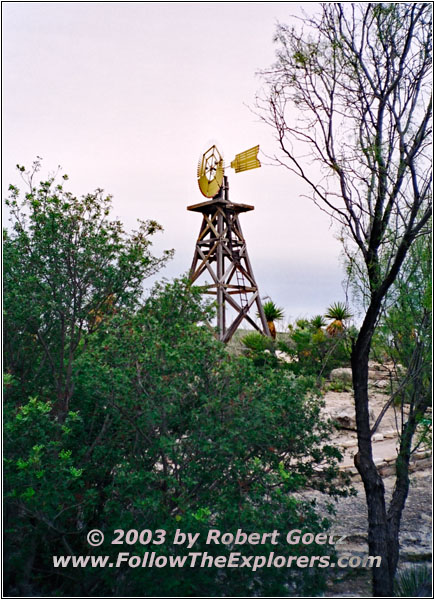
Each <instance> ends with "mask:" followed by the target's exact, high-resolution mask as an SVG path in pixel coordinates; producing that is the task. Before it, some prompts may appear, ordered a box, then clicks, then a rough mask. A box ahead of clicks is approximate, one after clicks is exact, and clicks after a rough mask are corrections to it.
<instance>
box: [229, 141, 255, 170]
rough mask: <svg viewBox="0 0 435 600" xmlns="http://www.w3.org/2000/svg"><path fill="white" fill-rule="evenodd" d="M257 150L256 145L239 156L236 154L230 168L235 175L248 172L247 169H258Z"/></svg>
mask: <svg viewBox="0 0 435 600" xmlns="http://www.w3.org/2000/svg"><path fill="white" fill-rule="evenodd" d="M259 149H260V145H257V146H254V147H253V148H249V150H245V151H244V152H241V153H240V154H236V157H235V159H234V160H233V161H232V163H231V167H232V168H233V169H234V170H235V172H236V173H241V172H242V171H249V169H257V168H258V167H261V163H260V161H259V160H258V158H257V154H258V151H259Z"/></svg>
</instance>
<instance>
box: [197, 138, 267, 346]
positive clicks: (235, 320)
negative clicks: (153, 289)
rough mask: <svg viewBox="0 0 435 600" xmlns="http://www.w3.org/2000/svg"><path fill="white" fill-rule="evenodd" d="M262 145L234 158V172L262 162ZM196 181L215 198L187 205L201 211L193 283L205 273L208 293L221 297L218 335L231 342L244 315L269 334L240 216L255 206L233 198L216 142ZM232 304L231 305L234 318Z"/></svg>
mask: <svg viewBox="0 0 435 600" xmlns="http://www.w3.org/2000/svg"><path fill="white" fill-rule="evenodd" d="M258 149H259V147H258V146H256V147H255V148H251V149H250V150H246V151H245V152H242V153H241V154H238V155H237V156H236V158H235V159H234V160H233V162H232V163H231V167H232V168H234V169H235V171H236V173H239V172H240V171H246V170H248V169H255V168H256V167H259V166H260V161H259V160H258V159H257V153H258ZM198 184H199V188H200V190H201V192H202V194H203V195H204V196H205V197H206V198H211V200H208V201H207V202H201V203H200V204H194V205H192V206H188V207H187V210H191V211H193V212H199V213H202V215H203V219H202V224H201V228H200V230H199V236H198V239H197V242H196V246H195V253H194V256H193V261H192V266H191V269H190V280H191V281H192V283H193V282H194V281H196V280H197V279H198V278H199V277H200V276H201V275H203V274H204V273H205V274H207V276H209V277H211V280H212V283H210V284H209V285H206V286H204V292H205V293H209V294H214V295H215V296H216V297H217V306H218V312H217V326H218V332H219V339H220V340H222V341H223V342H228V341H229V340H230V339H231V337H232V336H233V334H234V332H235V331H236V329H237V328H238V327H239V325H240V324H241V322H242V321H243V319H246V320H247V321H248V322H249V323H250V324H251V325H252V326H253V327H254V328H255V329H257V330H258V331H260V333H264V334H265V335H267V336H270V331H269V327H268V326H267V321H266V317H265V315H264V310H263V305H262V304H261V300H260V294H259V291H258V286H257V284H256V282H255V278H254V273H253V271H252V266H251V262H250V260H249V256H248V250H247V247H246V241H245V238H244V237H243V232H242V228H241V226H240V220H239V215H240V214H241V213H244V212H248V211H250V210H254V207H253V206H250V205H248V204H236V203H235V202H231V201H230V198H229V185H228V178H227V177H226V175H225V172H224V163H223V158H222V156H221V154H220V152H219V150H218V149H217V148H216V146H212V147H211V148H209V149H208V150H207V152H205V153H204V154H203V156H202V158H201V160H200V162H199V165H198ZM253 307H256V308H257V312H258V315H259V318H260V323H261V326H260V327H259V326H258V325H257V323H256V322H255V321H254V319H253V318H252V317H251V316H250V314H249V311H250V309H251V308H253ZM228 308H231V309H232V310H231V313H232V314H231V319H228V314H227V312H228V311H227V309H228ZM227 321H229V322H227Z"/></svg>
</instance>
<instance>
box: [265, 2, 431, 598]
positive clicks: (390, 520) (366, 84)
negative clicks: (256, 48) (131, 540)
mask: <svg viewBox="0 0 435 600" xmlns="http://www.w3.org/2000/svg"><path fill="white" fill-rule="evenodd" d="M276 42H277V43H278V45H279V48H278V52H277V57H278V59H277V62H276V64H275V65H274V66H273V67H272V68H271V69H270V70H268V71H264V72H263V77H264V80H265V82H266V85H267V94H266V95H265V96H263V97H262V98H259V99H258V104H257V107H258V111H259V113H260V115H261V117H262V119H263V120H264V121H265V122H266V123H267V124H269V125H271V126H272V127H273V128H274V131H275V134H276V138H277V142H278V145H279V148H280V152H281V154H280V155H279V156H278V157H276V159H277V160H278V162H280V163H281V164H283V165H285V166H286V167H287V168H288V169H289V170H290V171H291V172H292V173H293V174H295V175H297V176H298V177H300V178H301V179H302V180H303V181H305V183H306V184H307V187H308V189H309V190H310V197H311V198H312V199H314V201H315V202H316V203H317V204H318V205H319V206H320V207H321V208H322V210H324V211H326V212H327V213H328V214H329V215H331V217H333V218H334V219H335V220H336V221H337V222H338V224H339V225H340V226H341V236H342V237H341V239H342V241H343V245H344V248H345V251H346V253H347V256H348V258H349V261H351V262H352V261H355V263H356V264H357V265H359V264H361V265H362V269H361V271H360V273H359V276H360V277H361V278H362V279H364V281H365V282H366V283H367V287H368V290H369V301H368V304H367V306H366V310H365V314H364V319H363V323H362V325H361V327H360V330H359V333H358V336H357V337H356V339H355V342H354V345H353V348H352V358H351V364H352V377H353V390H354V399H355V412H356V423H357V434H358V453H357V454H356V456H355V465H356V467H357V469H358V471H359V473H360V475H361V478H362V481H363V483H364V488H365V493H366V498H367V506H368V521H369V526H368V542H369V551H370V554H372V555H377V556H381V558H382V567H381V568H377V569H373V590H374V595H376V596H389V595H392V593H393V581H394V575H395V572H396V568H397V560H398V548H399V540H398V533H399V525H400V518H401V514H402V510H403V507H404V504H405V500H406V495H407V489H406V487H400V486H399V488H400V489H397V494H396V495H395V499H394V502H392V503H390V506H389V508H388V510H387V508H386V503H385V493H384V484H383V481H382V478H381V476H380V475H379V473H378V471H377V469H376V466H375V464H374V461H373V455H372V444H371V437H372V434H373V431H372V430H371V428H370V423H369V396H368V362H369V354H370V349H371V344H372V338H373V334H374V331H375V328H376V326H377V322H378V319H379V316H380V314H381V311H382V308H383V305H384V302H385V299H386V296H387V294H388V292H389V290H390V288H391V286H392V285H393V283H394V281H395V280H396V278H397V276H398V274H399V273H400V270H401V268H402V266H403V263H404V261H405V259H406V256H407V254H408V252H409V249H410V248H411V247H412V244H413V243H414V242H415V240H416V239H417V238H418V237H419V236H422V235H425V234H427V232H428V229H429V219H430V215H431V210H432V206H431V195H430V193H431V181H432V177H431V133H432V131H431V117H432V99H431V63H432V24H431V5H430V4H429V3H352V4H342V3H331V4H323V5H322V7H321V12H320V14H319V15H317V16H312V17H306V18H305V19H304V20H303V21H302V25H301V27H291V28H290V27H287V26H285V25H280V26H279V27H278V31H277V35H276ZM307 156H310V157H311V161H309V160H308V159H307ZM319 170H320V175H319ZM358 257H360V259H361V260H358ZM411 429H412V428H411ZM400 468H401V466H400V465H399V464H398V465H397V469H398V470H400Z"/></svg>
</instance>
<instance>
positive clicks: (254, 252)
mask: <svg viewBox="0 0 435 600" xmlns="http://www.w3.org/2000/svg"><path fill="white" fill-rule="evenodd" d="M316 4H317V3H294V2H225V3H223V2H222V3H221V2H168V3H166V2H146V3H142V2H134V3H133V2H98V3H97V2H95V3H94V2H3V4H2V13H3V32H2V33H3V99H2V106H3V134H2V142H3V163H2V190H3V195H4V194H5V190H7V187H8V184H9V183H14V184H18V183H19V178H18V174H17V173H16V170H15V165H16V164H17V163H19V164H22V165H25V166H26V167H30V165H31V163H32V162H33V161H34V160H35V158H36V156H41V157H42V158H43V169H42V173H44V172H46V173H49V172H53V171H55V170H56V168H57V166H58V165H61V167H62V169H63V172H65V173H67V174H68V176H69V189H70V190H71V191H72V192H73V193H75V194H76V195H82V194H85V193H87V192H90V191H92V190H94V189H96V188H103V189H104V190H105V191H106V192H107V193H110V194H111V195H113V217H116V218H119V219H121V221H122V222H123V223H124V224H125V226H126V227H127V228H128V229H129V230H131V229H134V228H135V223H136V219H137V218H140V219H155V220H157V221H158V222H159V223H160V224H161V225H162V226H163V228H164V233H163V234H159V235H158V237H156V238H155V241H154V246H153V248H154V251H155V253H156V254H159V253H160V252H161V251H162V250H163V249H165V248H174V249H175V257H174V259H173V260H172V261H171V262H170V263H169V264H168V266H167V267H166V268H165V269H164V270H163V271H161V272H160V274H159V276H158V277H159V278H160V277H162V276H164V277H167V278H169V279H170V278H173V277H177V276H180V275H181V274H183V273H186V272H187V271H188V269H189V267H190V264H191V261H192V257H193V251H194V246H195V242H196V238H197V234H198V231H199V227H200V221H201V216H200V215H199V214H197V213H193V212H188V211H187V210H186V207H187V206H188V205H191V204H196V203H199V202H201V201H203V200H205V199H204V197H203V196H202V195H201V193H200V191H199V188H198V185H197V180H196V168H197V163H198V159H199V157H200V156H201V154H202V153H203V152H204V151H205V150H206V149H207V148H208V147H209V146H210V145H211V144H212V143H216V144H217V146H218V148H219V150H220V151H221V152H222V154H223V155H224V158H225V161H226V162H228V163H229V162H230V161H231V160H232V159H233V158H234V155H235V154H236V153H238V152H241V151H243V150H245V149H247V148H250V147H252V146H254V145H256V144H260V150H261V154H260V156H259V158H260V160H262V162H263V164H262V167H261V168H260V169H256V170H252V171H247V172H244V173H239V174H235V173H234V171H232V170H231V169H229V170H227V172H226V174H227V175H228V178H229V184H230V194H231V199H232V200H233V201H234V202H241V203H246V204H252V205H254V206H255V210H254V211H252V212H250V213H247V214H243V215H242V216H241V226H242V228H243V232H244V235H245V239H246V242H247V246H248V251H249V255H250V259H251V263H252V268H253V271H254V275H255V278H256V281H257V284H258V286H259V289H260V295H261V296H262V297H266V296H267V297H269V298H271V299H272V300H273V301H274V302H275V303H276V304H277V305H278V306H280V307H283V308H284V310H285V313H286V319H285V322H284V323H283V325H282V326H284V325H286V324H287V323H288V322H291V321H293V320H294V319H296V318H299V317H310V316H313V315H315V314H319V313H324V312H325V309H326V308H327V306H328V305H329V304H331V303H332V302H335V301H338V300H345V294H344V291H343V285H342V281H343V279H344V272H343V268H342V265H341V262H340V252H341V246H340V243H339V242H338V241H337V239H336V237H335V236H336V231H335V229H334V227H333V226H331V222H330V219H329V218H328V217H327V215H325V214H324V213H322V212H321V211H320V209H319V208H318V207H316V206H315V205H314V204H313V203H312V202H311V201H310V200H309V199H307V198H306V197H304V194H306V193H307V192H308V190H307V189H306V187H305V186H304V185H303V183H302V182H300V181H299V180H298V178H297V177H296V176H295V175H293V174H292V173H290V172H289V171H288V170H287V169H285V168H283V167H276V166H273V165H270V164H267V163H270V161H268V160H267V159H266V157H265V155H273V154H274V152H276V151H277V147H276V142H275V140H274V136H273V130H272V129H270V128H268V127H267V126H266V125H264V124H263V123H262V122H261V121H260V119H259V117H258V116H257V115H256V114H255V113H254V112H253V107H254V103H255V95H256V93H258V92H259V91H260V89H261V86H262V82H261V78H260V77H259V76H258V74H257V73H258V71H259V70H261V69H264V68H267V67H268V66H270V65H271V64H272V63H273V62H274V60H275V47H274V43H273V36H274V32H275V28H276V24H277V23H278V22H283V23H291V22H292V20H294V18H295V16H300V15H301V7H305V9H306V10H309V11H314V10H315V9H316ZM292 15H293V16H292ZM151 283H152V281H150V282H147V285H149V284H151Z"/></svg>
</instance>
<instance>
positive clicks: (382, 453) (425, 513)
mask: <svg viewBox="0 0 435 600" xmlns="http://www.w3.org/2000/svg"><path fill="white" fill-rule="evenodd" d="M337 371H338V372H337ZM349 378H350V369H339V370H336V372H333V373H332V374H331V379H332V381H333V382H335V385H332V386H331V387H332V388H334V387H335V388H340V387H342V388H345V387H346V384H347V383H349V382H350V379H349ZM389 381H390V370H389V368H388V365H385V366H381V365H375V364H372V365H371V369H370V412H371V420H372V423H374V422H375V420H376V418H377V416H378V415H379V413H380V411H381V410H382V408H383V407H384V405H385V402H386V400H387V399H388V394H387V393H386V392H387V391H388V386H389ZM339 382H341V385H340V383H339ZM324 399H325V408H324V414H325V416H330V417H332V418H333V419H335V420H336V421H338V422H339V423H340V425H341V426H342V427H343V428H342V429H338V430H337V431H336V432H335V434H334V436H333V441H334V442H335V444H336V445H337V446H339V447H340V448H342V450H343V452H344V461H343V463H342V469H343V470H345V471H347V472H350V473H351V475H352V482H353V486H354V488H355V490H356V492H357V494H356V496H351V497H349V498H345V499H341V500H340V501H339V502H337V505H336V511H337V512H336V516H335V519H334V525H333V527H332V528H331V530H332V531H333V532H334V533H338V534H347V535H348V538H347V540H346V542H345V544H344V545H343V546H342V547H341V550H340V553H345V554H347V555H349V554H356V555H359V556H366V555H367V554H368V546H367V508H366V502H365V495H364V489H363V485H362V483H361V480H360V477H359V475H358V474H357V471H356V469H355V467H354V464H353V457H354V455H355V453H356V451H357V442H356V432H355V415H354V407H353V400H352V394H351V393H350V391H328V392H327V394H326V396H325V398H324ZM400 420H401V415H400V410H399V409H397V408H394V407H390V408H389V409H388V410H387V412H386V413H385V416H384V418H383V419H382V422H381V423H380V425H379V428H378V430H377V432H376V433H375V434H374V437H373V441H374V443H373V453H374V457H375V463H376V464H377V466H378V469H379V471H380V473H381V474H382V475H383V477H384V484H385V489H386V492H387V502H388V501H389V498H390V497H391V494H392V490H393V486H394V461H395V458H396V455H397V441H398V437H397V427H398V426H399V424H400ZM318 502H319V503H320V504H321V503H322V502H325V499H322V498H321V497H320V496H319V498H318ZM400 546H401V547H400V563H399V569H405V568H408V567H409V566H410V565H413V564H416V563H420V564H422V563H428V564H430V563H431V561H432V462H431V453H430V450H429V449H428V448H424V447H422V448H420V449H419V450H418V451H417V452H416V453H415V456H414V458H413V460H412V463H411V487H410V492H409V496H408V499H407V503H406V507H405V510H404V513H403V517H402V527H401V536H400ZM337 549H338V548H337ZM370 587H371V586H370V572H369V571H364V570H361V569H360V570H358V571H356V570H355V571H353V570H351V569H348V570H347V571H343V572H342V573H339V574H337V576H336V577H334V578H333V579H331V582H330V591H329V592H328V594H326V595H327V596H330V597H340V596H341V597H367V596H369V597H370Z"/></svg>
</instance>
